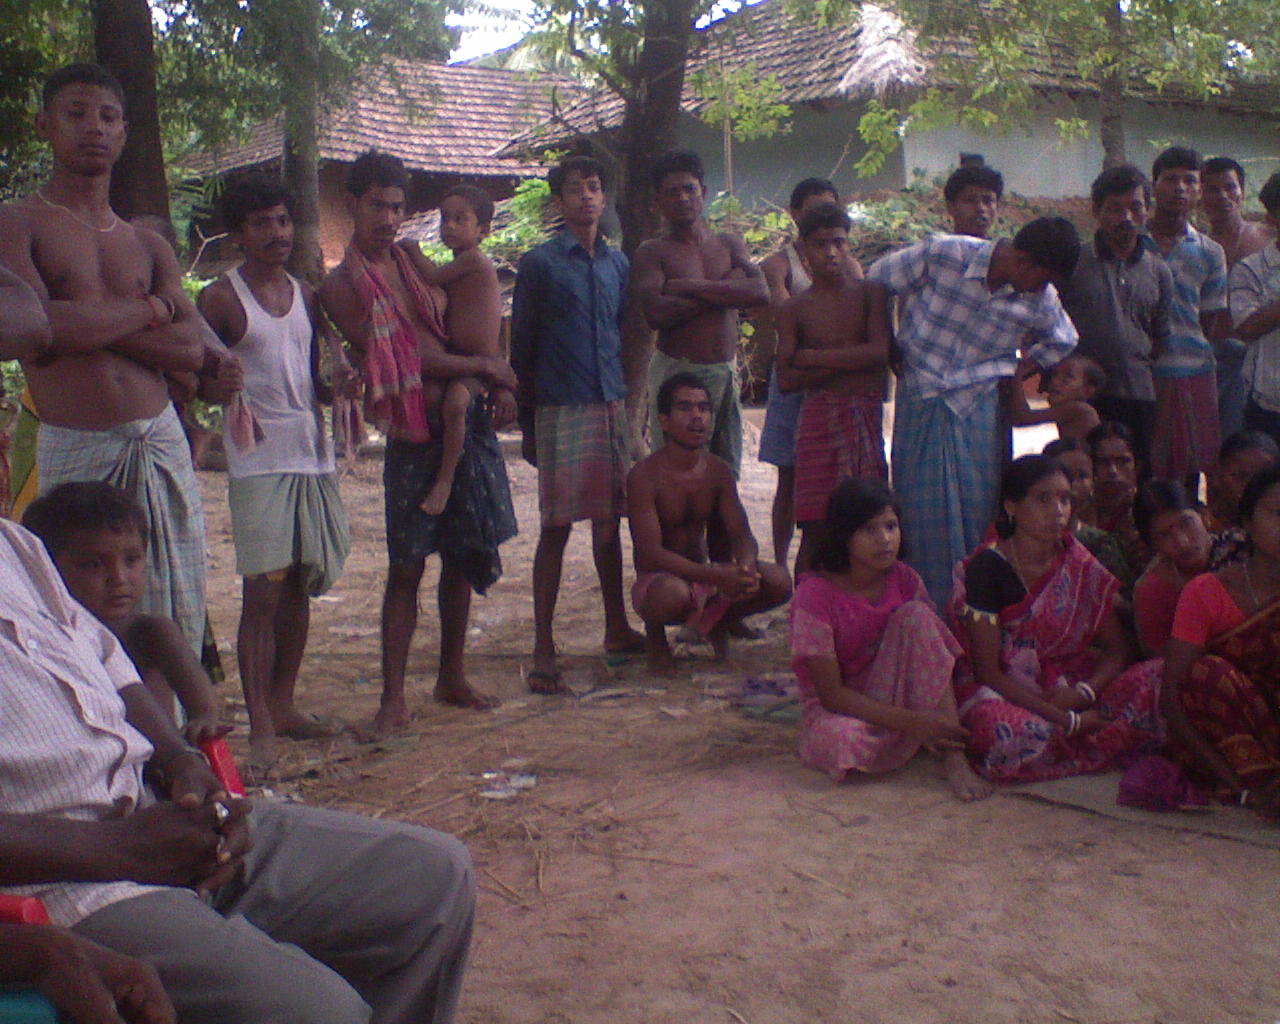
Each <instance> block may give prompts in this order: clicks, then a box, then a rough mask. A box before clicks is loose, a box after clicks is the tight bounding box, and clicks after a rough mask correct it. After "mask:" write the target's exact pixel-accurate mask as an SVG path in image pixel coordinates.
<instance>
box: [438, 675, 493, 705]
mask: <svg viewBox="0 0 1280 1024" xmlns="http://www.w3.org/2000/svg"><path fill="white" fill-rule="evenodd" d="M432 695H433V696H434V697H435V699H436V700H438V701H439V702H440V703H441V704H452V705H453V706H454V707H459V708H470V709H471V710H473V711H492V710H493V709H494V708H496V707H497V706H498V705H499V704H501V703H502V701H500V700H498V698H497V697H493V696H491V695H489V694H487V693H481V692H480V691H479V690H473V689H472V688H471V684H470V683H468V682H467V681H466V680H465V679H458V680H454V681H452V682H445V681H444V680H438V681H437V682H436V688H435V690H434V692H433V694H432Z"/></svg>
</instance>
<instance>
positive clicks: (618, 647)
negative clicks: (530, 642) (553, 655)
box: [535, 626, 645, 660]
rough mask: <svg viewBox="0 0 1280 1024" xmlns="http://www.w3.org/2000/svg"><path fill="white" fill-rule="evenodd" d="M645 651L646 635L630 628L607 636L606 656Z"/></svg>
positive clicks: (605, 642)
mask: <svg viewBox="0 0 1280 1024" xmlns="http://www.w3.org/2000/svg"><path fill="white" fill-rule="evenodd" d="M644 651H645V639H644V634H643V633H641V632H639V631H637V630H634V629H632V628H631V627H630V626H628V627H627V628H626V629H625V630H623V631H621V632H619V633H618V634H616V635H614V634H611V633H606V634H605V638H604V652H605V654H643V653H644ZM535 660H536V659H535Z"/></svg>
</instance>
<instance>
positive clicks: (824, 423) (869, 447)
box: [796, 390, 889, 523]
mask: <svg viewBox="0 0 1280 1024" xmlns="http://www.w3.org/2000/svg"><path fill="white" fill-rule="evenodd" d="M882 416H883V409H882V405H881V402H880V399H879V398H878V397H871V398H869V397H867V396H865V395H837V394H833V393H832V392H830V391H821V390H818V391H809V392H806V394H805V396H804V404H803V405H802V406H800V419H799V421H798V423H797V424H796V522H797V523H815V522H821V521H822V520H824V519H826V518H827V499H828V498H830V497H831V492H832V491H834V490H835V489H836V485H837V484H838V483H840V481H841V480H844V479H847V478H851V477H852V478H857V477H874V478H875V479H877V480H887V479H888V478H889V472H888V469H887V468H886V467H885V462H884V435H883V433H882V432H881V419H882Z"/></svg>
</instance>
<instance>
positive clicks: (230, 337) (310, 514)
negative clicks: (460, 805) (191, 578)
mask: <svg viewBox="0 0 1280 1024" xmlns="http://www.w3.org/2000/svg"><path fill="white" fill-rule="evenodd" d="M289 207H290V196H289V194H288V192H287V191H286V189H285V188H284V186H283V185H282V184H281V183H280V182H279V181H277V180H275V179H272V178H268V177H267V176H265V175H253V176H250V177H247V178H242V179H241V180H239V181H237V182H235V183H233V184H232V185H231V186H230V187H228V189H227V191H226V193H225V195H224V197H223V217H224V220H225V222H226V226H227V230H228V231H229V232H230V235H231V238H232V240H233V241H234V242H235V243H236V244H237V245H238V246H239V247H240V249H241V251H242V253H243V254H244V262H243V263H241V264H240V266H238V267H236V268H235V269H234V270H231V271H230V272H229V273H227V274H225V275H224V276H222V277H221V278H219V279H218V280H217V281H215V282H214V283H213V284H211V285H209V287H207V288H206V289H205V290H204V291H203V292H202V293H201V295H200V303H199V306H200V311H201V312H202V313H203V314H204V316H205V318H206V319H207V320H208V321H209V323H210V325H211V326H212V327H213V329H214V330H215V331H216V332H217V334H218V336H219V337H220V338H221V339H222V340H223V342H224V343H225V344H226V345H227V347H228V348H231V349H233V350H234V351H235V353H236V355H237V356H238V357H239V359H240V361H241V363H242V364H243V366H244V392H243V395H244V401H245V404H246V406H247V412H248V413H252V416H253V419H254V420H255V421H256V426H257V427H258V428H260V429H251V428H250V429H246V426H245V425H246V423H247V421H248V416H247V414H246V412H245V410H244V409H240V410H237V409H234V408H232V407H229V408H228V410H227V416H226V427H225V437H224V440H225V447H226V453H227V476H228V480H229V485H228V504H229V505H230V508H231V530H232V536H233V538H234V540H235V547H236V571H237V572H238V573H239V574H240V575H241V576H242V577H244V592H243V595H244V596H243V601H242V604H241V608H240V628H239V634H238V638H237V657H238V659H239V664H240V679H241V682H242V684H243V686H244V696H245V703H246V705H247V706H248V709H249V733H250V738H249V746H250V760H251V762H252V763H253V764H254V765H255V766H257V767H259V768H263V769H265V768H269V767H270V766H271V765H272V764H273V763H274V762H275V760H276V758H277V749H276V737H277V736H284V737H287V738H289V739H316V738H320V737H324V736H332V735H334V734H336V733H337V732H338V731H340V729H341V725H340V723H337V722H334V721H331V720H327V719H324V718H321V717H319V716H317V715H314V714H306V713H303V712H301V711H299V710H298V709H297V708H296V707H294V704H293V691H294V687H295V685H296V684H297V680H298V669H299V667H300V665H301V663H302V655H303V651H304V650H305V648H306V643H307V631H308V627H309V625H310V604H309V600H310V597H311V596H315V595H318V594H323V593H324V592H325V591H326V590H328V589H329V587H331V586H332V585H333V583H334V581H335V580H337V578H338V576H339V575H341V573H342V565H343V562H344V561H345V560H346V557H347V552H348V550H349V549H350V535H349V532H348V526H347V514H346V511H345V510H344V509H343V507H342V499H341V498H340V497H339V495H338V485H337V479H336V476H335V472H334V457H333V445H332V444H331V442H330V440H329V438H328V436H327V434H326V432H325V429H324V419H323V417H322V415H321V405H320V403H321V396H320V394H319V393H318V391H319V388H318V384H317V371H318V366H319V350H318V345H317V340H318V339H317V333H316V332H317V329H318V328H317V324H318V323H319V320H318V319H317V318H316V317H315V316H314V302H315V293H314V291H313V290H312V289H311V288H310V287H309V286H308V285H305V284H303V283H302V282H300V281H298V280H297V279H296V278H294V277H291V276H290V275H289V274H288V273H286V271H285V269H284V266H285V263H286V261H287V260H288V258H289V253H290V251H291V250H292V248H293V220H292V218H291V216H290V213H289ZM331 350H332V352H333V354H334V359H335V362H334V365H335V368H336V375H337V376H338V378H339V380H340V383H341V384H342V385H343V386H346V384H347V382H348V381H352V380H353V379H354V377H355V374H354V371H352V370H351V369H350V367H349V366H348V364H347V362H346V359H345V357H344V356H342V354H341V351H340V350H339V349H338V347H337V346H336V345H335V346H331ZM326 397H327V396H326ZM237 413H239V414H240V415H239V416H237V415H236V414H237Z"/></svg>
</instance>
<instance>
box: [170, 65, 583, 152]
mask: <svg viewBox="0 0 1280 1024" xmlns="http://www.w3.org/2000/svg"><path fill="white" fill-rule="evenodd" d="M397 82H398V86H399V87H398V88H397ZM581 92H582V89H581V87H580V86H578V85H577V84H575V83H574V82H572V81H571V80H569V79H566V78H563V77H560V76H556V75H548V74H537V73H530V72H522V71H506V70H502V69H496V68H480V67H469V66H465V65H449V64H436V63H428V62H425V61H424V62H411V61H396V62H393V63H392V64H390V65H389V66H388V67H387V69H386V70H385V71H383V72H381V73H378V74H374V75H371V76H370V77H369V78H368V79H367V80H365V81H362V82H359V83H357V84H356V85H355V86H354V88H353V90H352V93H351V95H350V97H349V99H348V100H347V101H346V102H345V103H344V104H343V105H342V106H341V107H340V108H339V109H336V110H335V111H333V112H332V113H331V114H329V115H327V116H325V117H322V118H321V122H320V159H322V160H338V161H351V160H354V159H355V158H356V157H357V156H358V155H359V154H360V153H362V152H364V151H365V150H366V149H369V148H370V147H374V148H377V149H380V150H383V151H385V152H388V153H394V154H395V155H396V156H398V157H400V158H401V159H402V160H403V161H404V162H405V165H406V166H407V167H408V168H409V169H410V170H411V171H427V172H434V173H439V174H459V175H465V176H467V177H485V176H497V177H512V176H515V177H527V176H530V175H538V174H541V173H542V169H541V167H540V166H538V165H536V164H529V163H524V162H522V161H519V160H511V159H499V158H498V157H497V156H496V155H495V154H496V153H497V151H498V150H499V149H501V148H502V147H503V145H504V144H505V143H506V142H507V140H509V139H510V138H511V136H512V135H514V134H516V133H518V132H521V131H523V130H525V129H527V128H529V127H531V126H532V125H535V124H539V123H542V122H544V121H546V120H547V119H548V118H549V117H551V116H552V113H553V104H554V105H557V106H563V105H564V104H565V103H569V102H572V101H573V100H575V99H576V98H577V97H578V96H579V95H580V94H581ZM280 124H281V119H280V118H279V117H276V118H273V119H271V120H269V121H267V122H264V123H263V124H260V125H258V126H257V127H255V128H254V129H253V130H252V131H251V132H250V134H249V136H248V137H247V138H246V139H245V140H244V141H243V142H242V143H240V144H238V145H233V146H229V147H227V148H225V149H222V150H220V151H216V152H204V153H199V154H196V155H194V156H193V157H190V158H188V159H187V160H184V161H183V166H184V167H185V168H186V169H187V170H189V171H191V172H192V173H194V174H208V173H212V172H214V171H228V170H234V169H236V168H240V167H250V166H254V165H256V164H261V163H265V162H268V161H272V160H278V159H279V158H280V147H281V129H280Z"/></svg>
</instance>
